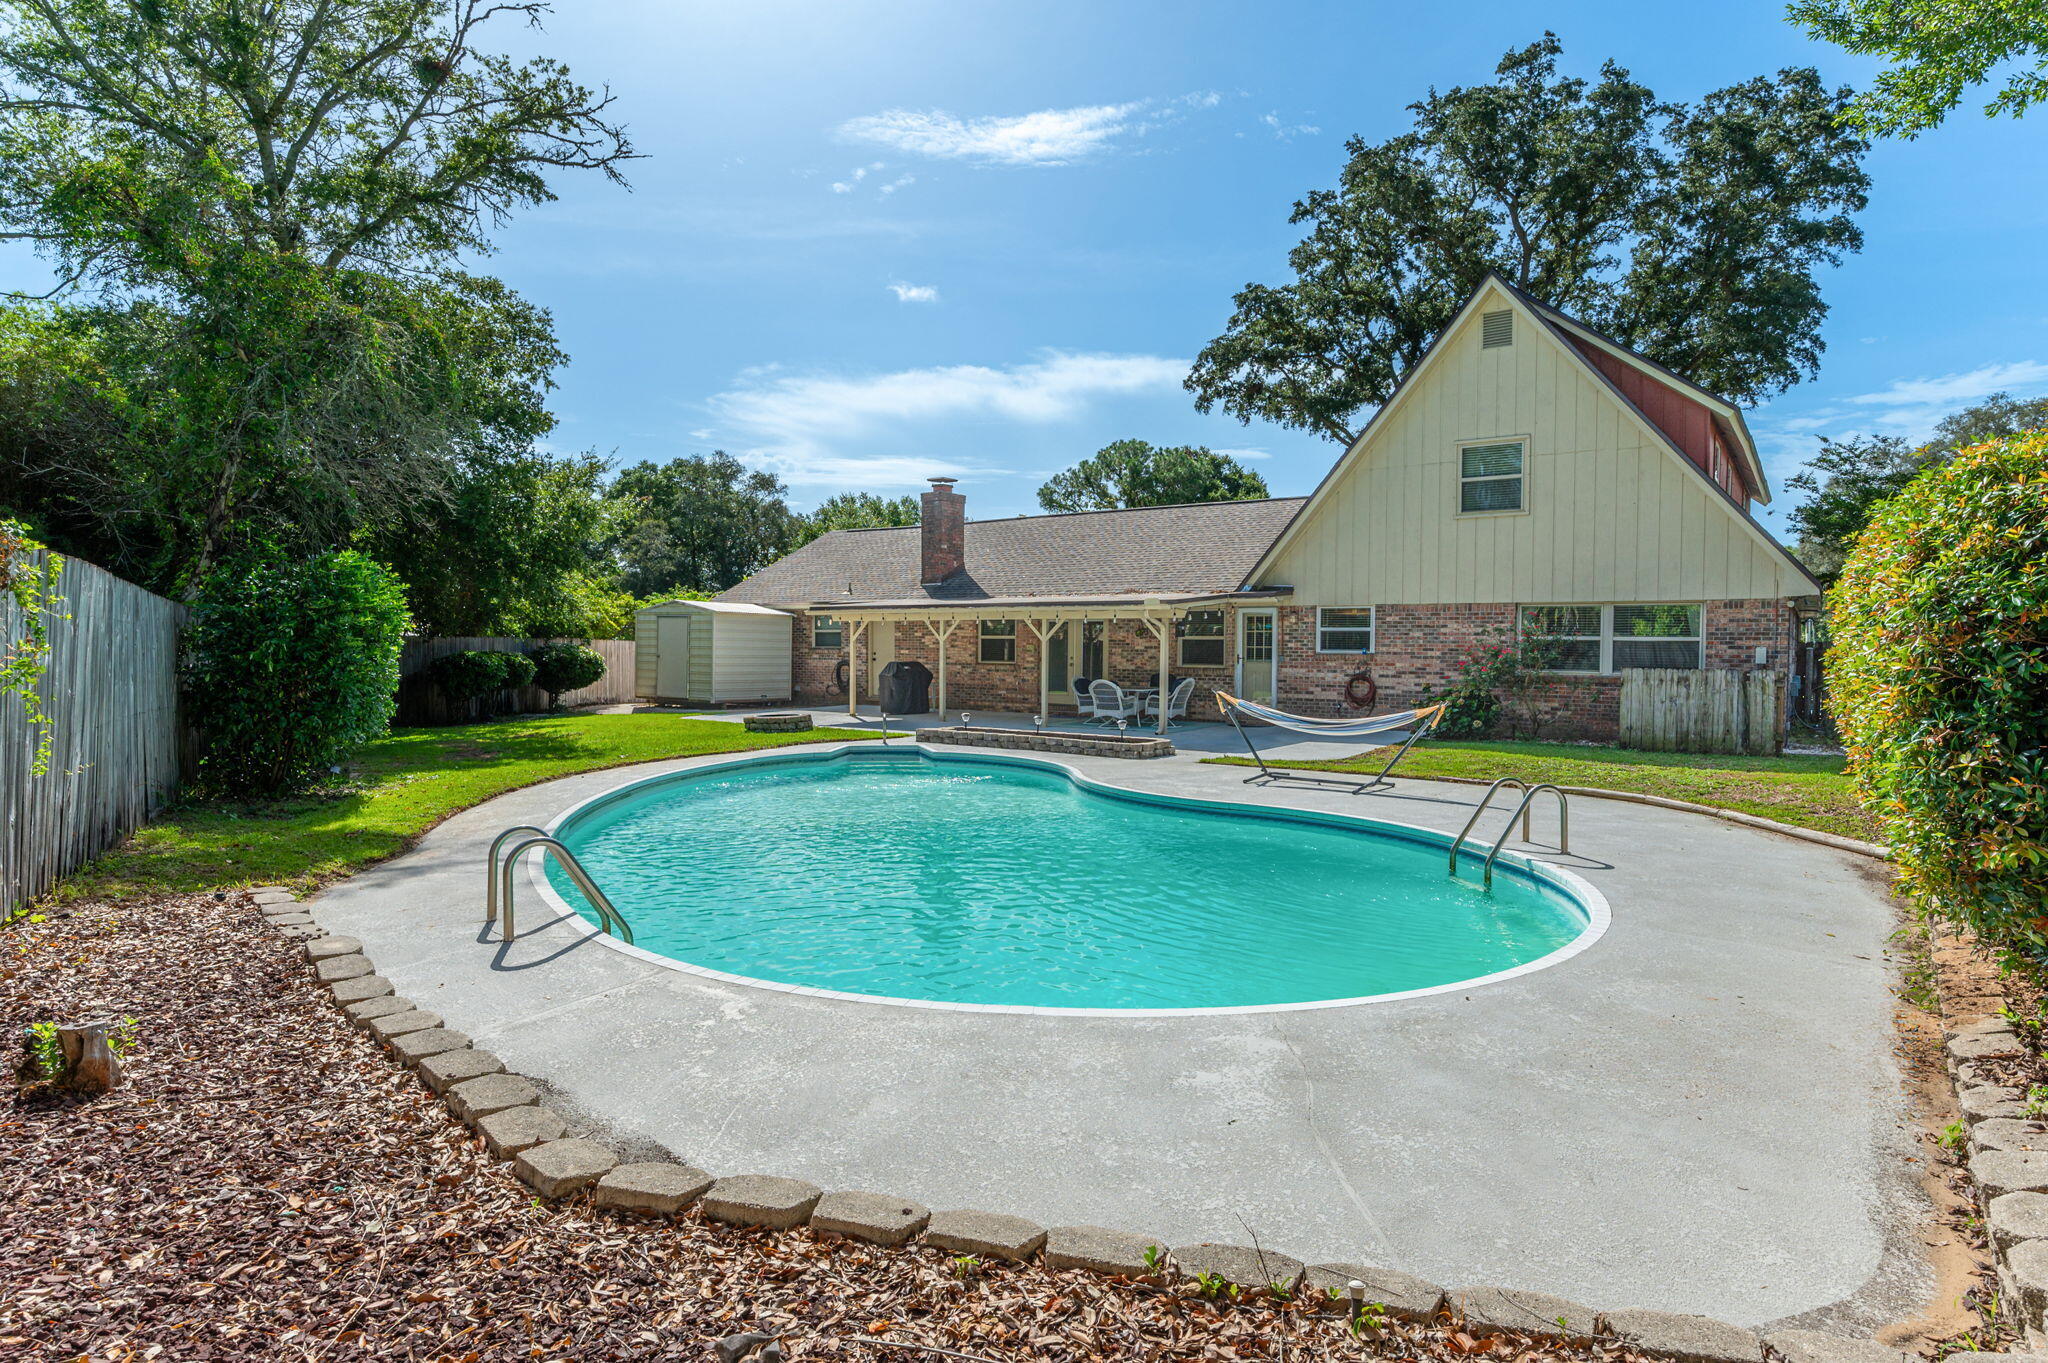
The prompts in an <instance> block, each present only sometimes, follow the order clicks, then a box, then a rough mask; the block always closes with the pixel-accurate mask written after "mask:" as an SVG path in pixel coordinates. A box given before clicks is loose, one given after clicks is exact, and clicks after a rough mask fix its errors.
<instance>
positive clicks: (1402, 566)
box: [1253, 286, 1814, 606]
mask: <svg viewBox="0 0 2048 1363" xmlns="http://www.w3.org/2000/svg"><path fill="white" fill-rule="evenodd" d="M1501 308H1512V309H1513V311H1514V313H1515V339H1514V344H1513V345H1510V346H1505V347H1498V348H1496V349H1492V350H1484V349H1481V347H1480V344H1479V318H1480V315H1481V314H1482V313H1485V312H1490V311H1495V310H1498V309H1501ZM1514 436H1521V437H1525V438H1526V439H1527V440H1528V450H1529V453H1528V458H1527V460H1526V462H1525V468H1526V469H1527V474H1526V478H1527V481H1526V484H1525V503H1526V505H1527V507H1528V510H1527V511H1525V512H1522V513H1517V514H1508V515H1484V516H1460V515H1458V514H1457V508H1458V446H1459V444H1460V442H1464V441H1473V440H1488V439H1493V438H1496V437H1514ZM1304 515H1305V516H1306V519H1305V520H1303V521H1301V522H1300V523H1298V524H1297V525H1295V526H1294V527H1292V528H1291V529H1290V531H1289V533H1288V535H1287V536H1286V537H1284V539H1283V542H1282V543H1281V545H1280V546H1279V547H1278V549H1277V551H1276V552H1275V553H1274V554H1272V555H1270V556H1269V559H1268V561H1267V563H1266V564H1265V565H1263V567H1262V568H1261V570H1260V572H1259V573H1258V575H1257V577H1256V579H1255V580H1254V583H1253V585H1255V586H1292V587H1293V588H1294V589H1295V597H1294V600H1295V602H1296V603H1298V604H1301V605H1328V606H1347V605H1355V606H1366V605H1393V604H1403V603H1459V602H1474V603H1477V602H1524V601H1725V600H1735V599H1747V598H1768V597H1780V596H1797V595H1803V594H1805V593H1808V592H1811V591H1813V590H1814V587H1813V586H1812V584H1811V583H1809V582H1808V581H1807V580H1806V579H1805V578H1804V577H1803V576H1801V575H1800V574H1799V572H1798V571H1797V570H1796V569H1794V568H1793V566H1792V565H1791V564H1790V563H1788V562H1787V561H1786V560H1785V558H1784V556H1783V555H1782V554H1780V553H1778V552H1777V551H1775V550H1774V549H1772V548H1770V547H1769V546H1768V545H1767V544H1766V543H1765V542H1763V540H1762V539H1761V538H1760V536H1759V534H1758V532H1757V531H1756V530H1755V529H1754V528H1753V527H1751V526H1750V525H1749V524H1747V523H1746V522H1745V520H1744V519H1743V517H1742V516H1741V514H1740V513H1739V512H1737V511H1735V510H1734V509H1733V508H1732V507H1730V506H1729V505H1728V503H1727V502H1726V501H1725V500H1724V499H1723V498H1722V497H1721V496H1720V495H1719V493H1718V492H1716V491H1715V490H1714V489H1713V488H1711V487H1710V486H1709V485H1708V484H1707V483H1706V481H1705V480H1704V479H1703V478H1701V477H1700V476H1699V474H1698V473H1697V472H1695V471H1694V470H1693V468H1692V467H1691V466H1690V465H1689V464H1687V463H1686V462H1685V461H1684V456H1682V455H1680V454H1678V453H1676V452H1675V451H1673V450H1672V449H1670V448H1669V447H1668V446H1665V445H1664V444H1662V443H1661V442H1660V441H1659V440H1658V438H1657V437H1656V436H1655V435H1654V434H1653V433H1652V432H1651V431H1650V430H1649V429H1647V428H1646V426H1645V423H1644V422H1643V421H1642V420H1641V419H1640V418H1639V417H1637V416H1636V415H1635V414H1634V412H1633V411H1632V410H1631V409H1630V408H1629V407H1628V406H1627V405H1626V403H1625V402H1624V401H1623V400H1622V399H1621V398H1620V397H1619V396H1618V395H1616V394H1615V393H1614V392H1613V390H1612V389H1610V388H1608V387H1607V385H1606V383H1605V381H1604V380H1602V379H1600V378H1599V377H1598V375H1597V374H1595V373H1594V372H1592V371H1590V370H1589V369H1588V368H1587V366H1586V365H1585V363H1584V362H1583V361H1582V360H1580V359H1579V358H1577V356H1576V355H1575V354H1574V353H1573V352H1572V351H1570V349H1569V348H1568V347H1567V346H1566V344H1565V343H1564V342H1563V341H1561V340H1559V339H1558V338H1557V337H1556V336H1555V335H1554V334H1553V333H1551V332H1550V331H1549V329H1548V328H1547V327H1545V326H1544V325H1543V324H1542V323H1541V322H1540V321H1539V320H1538V319H1537V318H1536V317H1535V316H1534V315H1533V314H1532V313H1530V312H1529V311H1528V310H1527V309H1526V308H1524V307H1522V306H1521V305H1520V303H1519V302H1517V301H1516V300H1514V299H1512V298H1511V297H1510V296H1509V295H1508V294H1506V293H1505V292H1503V291H1501V290H1499V289H1497V288H1494V287H1492V286H1488V288H1487V290H1486V291H1485V292H1484V293H1482V294H1481V295H1480V297H1479V298H1478V299H1476V300H1475V301H1474V303H1473V304H1472V305H1471V306H1469V307H1468V308H1467V309H1466V311H1465V313H1464V316H1463V318H1462V320H1460V321H1459V322H1457V323H1455V324H1454V325H1453V328H1452V330H1451V331H1450V332H1449V333H1448V334H1447V335H1446V336H1445V337H1444V339H1443V340H1442V341H1441V342H1440V343H1439V344H1438V346H1437V348H1436V351H1435V353H1434V354H1433V355H1432V356H1431V357H1430V359H1429V360H1427V361H1426V362H1425V368H1424V369H1423V371H1422V372H1421V373H1419V374H1418V375H1416V376H1415V378H1414V379H1413V381H1411V383H1410V384H1409V385H1408V388H1407V389H1406V390H1404V391H1403V392H1402V393H1401V394H1399V395H1398V396H1397V398H1396V401H1395V403H1394V404H1393V405H1392V406H1391V407H1390V408H1389V409H1388V410H1387V411H1386V412H1384V413H1383V414H1382V416H1381V417H1380V418H1379V419H1378V420H1377V421H1376V422H1375V424H1374V425H1373V426H1372V427H1371V428H1369V429H1368V430H1367V432H1366V435H1365V438H1364V442H1363V444H1362V446H1361V447H1358V448H1355V449H1354V450H1353V451H1352V452H1351V453H1350V454H1348V455H1347V456H1346V460H1345V463H1344V464H1340V466H1339V469H1338V471H1337V472H1336V473H1335V474H1334V475H1333V476H1332V478H1331V479H1330V481H1329V482H1328V483H1327V484H1326V485H1325V486H1324V487H1323V488H1322V489H1321V490H1320V491H1319V492H1318V493H1317V495H1316V498H1315V500H1314V501H1312V502H1311V503H1310V505H1309V507H1308V508H1307V509H1306V510H1305V512H1304Z"/></svg>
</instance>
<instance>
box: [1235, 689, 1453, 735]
mask: <svg viewBox="0 0 2048 1363" xmlns="http://www.w3.org/2000/svg"><path fill="white" fill-rule="evenodd" d="M1216 699H1217V700H1218V701H1220V702H1221V703H1223V704H1225V705H1228V706H1229V707H1231V708H1232V709H1233V710H1236V711H1238V712H1239V713H1240V714H1244V715H1249V716H1251V717H1252V718H1253V719H1259V720H1264V721H1265V722H1266V723H1268V724H1274V725H1278V726H1279V727H1280V728H1282V729H1292V730H1294V731H1295V732H1296V733H1298V734H1316V735H1318V736H1320V737H1323V738H1370V737H1371V736H1373V735H1374V734H1384V733H1391V732H1393V731H1395V730H1397V729H1413V730H1415V731H1416V734H1415V736H1416V737H1417V738H1420V737H1421V736H1422V735H1423V734H1424V733H1426V732H1428V731H1429V730H1430V729H1431V728H1433V727H1435V725H1436V722H1437V720H1439V719H1441V718H1442V717H1443V713H1444V707H1443V706H1441V705H1426V706H1424V707H1423V708H1422V709H1420V710H1403V711H1401V712H1400V713H1398V714H1392V715H1361V716H1359V717H1358V718H1356V719H1316V718H1314V717H1312V716H1309V715H1291V714H1289V713H1287V711H1285V710H1275V709H1274V708H1273V707H1272V706H1270V705H1261V704H1259V703H1258V702H1257V701H1255V700H1239V699H1238V698H1237V697H1236V696H1233V695H1231V694H1230V693H1229V692H1228V691H1218V692H1217V693H1216Z"/></svg>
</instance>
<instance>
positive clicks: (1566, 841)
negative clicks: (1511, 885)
mask: <svg viewBox="0 0 2048 1363" xmlns="http://www.w3.org/2000/svg"><path fill="white" fill-rule="evenodd" d="M1546 790H1547V791H1549V792H1550V793H1551V794H1552V795H1555V796H1556V797H1557V850H1558V851H1560V852H1570V851H1571V850H1572V810H1571V803H1570V802H1569V801H1568V800H1566V799H1565V796H1564V792H1563V791H1562V790H1560V789H1558V788H1557V787H1556V786H1554V785H1551V784H1550V783H1549V782H1548V781H1545V782H1543V783H1542V784H1540V785H1534V786H1530V787H1528V788H1527V790H1526V791H1525V792H1524V793H1523V795H1522V803H1521V804H1519V805H1517V806H1516V807H1515V812H1514V813H1513V814H1510V815H1508V822H1507V827H1505V828H1503V829H1501V830H1500V836H1499V837H1498V838H1496V839H1494V843H1493V850H1492V851H1491V852H1488V853H1487V854H1486V888H1487V889H1489V890H1490V889H1492V888H1493V863H1494V860H1495V859H1496V858H1498V857H1499V856H1500V849H1501V848H1503V847H1505V846H1507V841H1508V834H1510V833H1512V832H1514V831H1515V820H1516V819H1517V818H1518V817H1519V818H1520V819H1521V821H1522V841H1523V842H1528V841H1529V814H1530V810H1529V806H1530V805H1531V804H1532V803H1534V802H1535V799H1536V797H1537V796H1538V795H1541V794H1542V793H1543V792H1544V791H1546Z"/></svg>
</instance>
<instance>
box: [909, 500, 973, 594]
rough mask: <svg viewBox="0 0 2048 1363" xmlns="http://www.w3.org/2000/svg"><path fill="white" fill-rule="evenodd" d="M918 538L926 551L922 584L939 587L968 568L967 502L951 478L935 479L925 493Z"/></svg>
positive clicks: (920, 577) (923, 560)
mask: <svg viewBox="0 0 2048 1363" xmlns="http://www.w3.org/2000/svg"><path fill="white" fill-rule="evenodd" d="M921 501H922V502H923V507H922V514H921V519H920V520H919V522H918V538H919V541H920V545H921V547H922V549H923V551H924V553H923V557H922V563H921V571H920V572H919V574H918V581H919V582H921V583H923V584H924V585H925V586H927V587H936V586H938V585H939V584H940V583H941V582H944V581H945V580H946V579H947V578H949V577H951V576H952V575H953V574H955V573H957V572H959V571H960V570H961V569H963V568H965V567H966V566H967V499H966V498H965V497H962V496H961V495H960V494H959V493H957V492H955V491H953V480H952V479H951V478H934V479H932V490H931V491H930V492H927V493H925V494H924V496H923V498H922V499H921Z"/></svg>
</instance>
